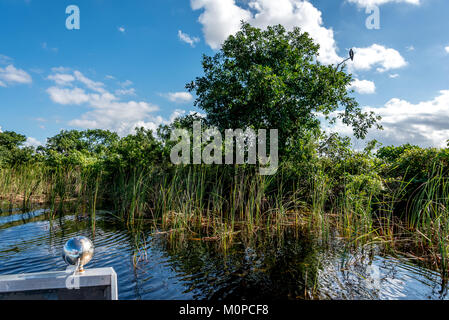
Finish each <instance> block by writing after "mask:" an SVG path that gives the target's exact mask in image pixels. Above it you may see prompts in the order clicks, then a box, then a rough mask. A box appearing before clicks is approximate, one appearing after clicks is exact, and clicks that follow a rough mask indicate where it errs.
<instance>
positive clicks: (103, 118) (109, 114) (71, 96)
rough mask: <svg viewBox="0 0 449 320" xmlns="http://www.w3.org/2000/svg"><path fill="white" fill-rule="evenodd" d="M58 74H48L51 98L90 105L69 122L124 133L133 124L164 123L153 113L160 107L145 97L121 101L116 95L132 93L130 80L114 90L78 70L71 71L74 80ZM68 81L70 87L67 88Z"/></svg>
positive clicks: (153, 126)
mask: <svg viewBox="0 0 449 320" xmlns="http://www.w3.org/2000/svg"><path fill="white" fill-rule="evenodd" d="M59 71H60V70H59ZM57 75H58V74H57V73H56V74H52V75H50V76H49V77H48V79H49V80H52V81H54V82H55V84H56V85H55V86H52V87H50V88H48V89H47V93H48V94H49V97H50V99H51V100H52V101H53V102H55V103H57V104H62V105H85V106H86V107H88V108H89V109H90V110H89V111H87V112H86V113H84V114H82V115H81V116H80V117H79V118H77V119H73V120H71V121H70V122H69V125H71V126H74V127H80V128H84V129H94V128H99V129H108V130H112V131H116V132H117V133H118V134H119V135H122V136H124V135H127V134H129V133H131V132H133V131H134V129H135V128H136V127H144V128H147V129H152V130H155V129H156V128H157V127H158V125H160V124H162V123H167V122H166V121H165V120H164V119H163V118H162V117H159V116H155V115H153V113H154V112H155V111H157V110H158V109H159V108H158V107H157V106H155V105H153V104H151V103H148V102H145V101H134V100H130V101H122V100H121V99H120V98H119V97H118V96H119V95H121V94H132V93H134V89H133V88H128V89H126V87H128V86H130V85H131V84H132V82H131V81H129V80H128V81H125V82H124V83H121V87H122V89H117V90H116V91H115V92H116V93H115V94H113V93H111V92H109V91H108V90H107V89H106V87H105V85H104V84H103V83H101V82H96V81H93V80H91V79H89V78H87V77H86V76H84V75H83V74H82V73H81V72H79V71H77V70H75V71H73V77H74V80H73V81H70V82H68V81H61V77H59V76H57ZM67 85H70V86H71V87H69V88H67V87H66V86H67ZM81 86H82V87H83V88H81Z"/></svg>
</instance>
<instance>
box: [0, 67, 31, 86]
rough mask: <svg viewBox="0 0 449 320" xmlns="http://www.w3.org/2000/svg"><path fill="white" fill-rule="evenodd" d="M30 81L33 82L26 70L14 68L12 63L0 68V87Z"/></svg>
mask: <svg viewBox="0 0 449 320" xmlns="http://www.w3.org/2000/svg"><path fill="white" fill-rule="evenodd" d="M31 82H33V80H32V78H31V76H30V75H29V74H28V73H27V72H26V71H24V70H21V69H16V68H15V67H14V66H13V65H12V64H10V65H8V66H7V67H6V68H0V86H2V87H7V86H8V85H12V84H27V83H31Z"/></svg>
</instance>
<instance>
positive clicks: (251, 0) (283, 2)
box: [191, 0, 413, 72]
mask: <svg viewBox="0 0 449 320" xmlns="http://www.w3.org/2000/svg"><path fill="white" fill-rule="evenodd" d="M363 2H364V1H361V2H360V3H363ZM368 2H369V1H368ZM376 2H377V3H381V2H385V1H376ZM387 2H388V1H387ZM412 2H413V1H412ZM247 3H248V5H247V7H246V8H243V7H242V6H239V5H237V3H236V1H235V0H191V7H192V9H193V10H203V12H202V13H201V15H200V17H199V22H200V23H201V24H202V25H203V33H204V37H205V40H206V43H207V44H208V45H209V46H210V47H211V48H212V49H219V48H220V46H221V45H222V43H223V42H224V40H226V38H227V37H228V36H229V35H231V34H235V33H236V32H237V31H238V30H239V29H240V22H241V20H244V21H246V22H248V23H250V24H251V25H254V26H256V27H259V28H266V27H267V26H270V25H277V24H282V25H283V26H285V27H286V29H287V30H292V29H293V28H294V27H300V28H301V30H302V31H305V32H308V33H309V35H310V36H311V37H312V39H313V40H314V41H315V42H316V43H318V44H319V45H320V50H319V57H318V60H319V61H320V62H322V63H324V64H337V63H339V62H341V61H342V60H343V58H342V57H340V56H339V55H338V48H337V43H336V41H335V39H334V31H333V30H332V29H331V28H326V27H325V26H324V22H323V18H322V13H321V11H320V10H318V9H317V8H316V7H314V6H313V4H311V3H310V2H309V1H307V0H277V1H273V0H248V1H247ZM357 51H358V52H357V53H356V54H357V57H356V60H355V62H354V68H355V69H361V70H369V69H371V67H373V66H376V65H377V66H378V68H377V70H378V71H380V72H384V71H387V70H390V69H396V68H401V67H403V66H405V65H406V62H405V60H404V58H402V56H401V55H400V54H399V52H398V51H396V50H394V49H388V48H385V47H384V46H381V45H377V44H374V45H372V46H371V47H368V48H359V49H357Z"/></svg>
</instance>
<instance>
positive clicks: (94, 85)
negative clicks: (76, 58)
mask: <svg viewBox="0 0 449 320" xmlns="http://www.w3.org/2000/svg"><path fill="white" fill-rule="evenodd" d="M73 74H74V75H75V78H76V80H78V81H80V82H81V83H83V84H84V85H85V86H87V87H88V88H89V89H91V90H94V91H96V92H99V93H105V92H106V91H105V90H104V88H103V87H104V83H102V82H95V81H92V80H90V79H89V78H87V77H85V76H84V75H83V74H82V73H81V72H79V71H75V72H74V73H73Z"/></svg>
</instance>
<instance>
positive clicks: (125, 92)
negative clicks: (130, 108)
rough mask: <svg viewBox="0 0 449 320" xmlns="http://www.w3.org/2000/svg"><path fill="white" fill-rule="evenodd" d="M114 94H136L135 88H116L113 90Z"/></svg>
mask: <svg viewBox="0 0 449 320" xmlns="http://www.w3.org/2000/svg"><path fill="white" fill-rule="evenodd" d="M115 94H116V95H118V96H135V95H136V89H134V88H130V89H117V90H115Z"/></svg>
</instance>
